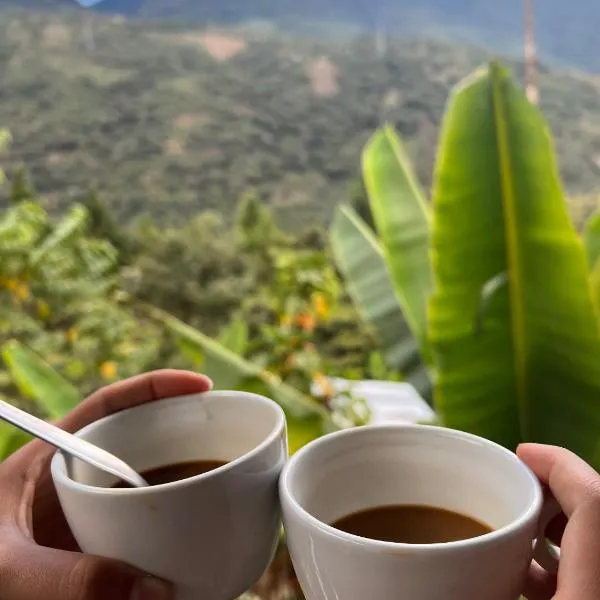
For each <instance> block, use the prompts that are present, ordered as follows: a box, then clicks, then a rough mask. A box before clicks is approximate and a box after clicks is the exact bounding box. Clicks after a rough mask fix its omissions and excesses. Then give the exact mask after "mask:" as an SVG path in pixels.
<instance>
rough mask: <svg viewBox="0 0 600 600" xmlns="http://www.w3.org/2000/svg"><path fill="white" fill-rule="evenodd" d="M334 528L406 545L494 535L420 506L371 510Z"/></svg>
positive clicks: (467, 519) (468, 520) (470, 522)
mask: <svg viewBox="0 0 600 600" xmlns="http://www.w3.org/2000/svg"><path fill="white" fill-rule="evenodd" d="M332 526H333V527H335V528H336V529H340V530H341V531H345V532H346V533H351V534H353V535H358V536H361V537H364V538H370V539H373V540H380V541H384V542H397V543H403V544H438V543H442V542H456V541H458V540H466V539H469V538H474V537H478V536H480V535H484V534H486V533H489V532H490V531H492V529H491V528H490V527H488V526H487V525H484V524H483V523H480V522H479V521H477V520H475V519H473V518H471V517H467V516H465V515H461V514H460V513H456V512H452V511H450V510H445V509H443V508H435V507H433V506H419V505H394V506H378V507H375V508H369V509H367V510H361V511H360V512H357V513H353V514H351V515H348V516H346V517H343V518H341V519H338V520H337V521H335V522H334V523H332Z"/></svg>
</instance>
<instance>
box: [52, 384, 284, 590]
mask: <svg viewBox="0 0 600 600" xmlns="http://www.w3.org/2000/svg"><path fill="white" fill-rule="evenodd" d="M78 435H79V436H81V437H83V438H84V439H86V440H88V441H90V442H92V443H94V444H97V445H98V446H101V447H102V448H105V449H106V450H108V451H110V452H113V453H114V454H115V455H116V456H118V457H119V458H122V459H123V460H125V461H126V462H127V463H129V464H130V465H131V466H132V467H133V468H134V469H137V470H138V471H145V470H148V469H152V468H156V467H160V466H166V465H169V464H175V463H180V462H188V461H195V460H223V461H229V462H228V463H227V464H226V465H224V466H222V467H219V468H217V469H215V470H213V471H210V472H208V473H205V474H202V475H198V476H196V477H193V478H190V479H186V480H183V481H177V482H173V483H167V484H163V485H158V486H153V487H148V488H140V489H111V488H108V487H106V486H110V485H111V484H113V483H115V482H116V481H115V478H114V477H112V476H111V475H107V474H105V473H102V472H100V471H98V470H97V469H95V468H94V467H91V466H88V465H87V464H85V463H83V462H81V461H79V460H76V459H65V457H64V455H63V454H62V453H61V452H57V453H56V454H55V456H54V458H53V460H52V466H51V470H52V477H53V479H54V483H55V485H56V489H57V491H58V496H59V499H60V503H61V505H62V508H63V511H64V513H65V516H66V518H67V521H68V523H69V526H70V527H71V530H72V531H73V534H74V536H75V538H76V540H77V542H78V543H79V546H80V547H81V549H82V550H83V551H84V552H86V553H88V554H94V555H99V556H105V557H109V558H115V559H119V560H122V561H125V562H127V563H129V564H130V565H133V566H135V567H138V568H139V569H142V570H143V571H145V572H147V573H150V574H152V575H155V576H157V577H160V578H163V579H165V580H167V581H170V582H172V583H174V584H175V586H176V594H177V596H176V597H177V600H198V599H202V600H232V599H233V598H235V597H237V596H239V595H240V594H242V593H243V592H245V591H246V590H247V589H248V588H250V587H251V586H252V585H254V584H255V583H256V581H257V580H258V579H259V578H260V576H261V575H262V574H263V572H264V571H265V569H266V568H267V566H268V565H269V563H270V561H271V559H272V557H273V553H274V551H275V548H276V544H277V540H278V534H279V526H280V515H279V504H278V498H277V481H278V479H279V475H280V472H281V469H282V467H283V465H284V464H285V461H286V460H287V437H286V425H285V416H284V413H283V411H282V410H281V408H280V407H279V406H278V405H277V404H276V403H275V402H273V401H271V400H269V399H267V398H263V397H262V396H258V395H255V394H249V393H242V392H208V393H204V394H197V395H191V396H185V397H179V398H171V399H168V400H160V401H157V402H151V403H148V404H144V405H142V406H138V407H135V408H132V409H128V410H125V411H122V412H119V413H116V414H113V415H110V416H108V417H105V418H103V419H101V420H99V421H96V422H94V423H92V424H91V425H88V426H87V427H85V428H84V429H82V430H81V431H80V432H79V433H78Z"/></svg>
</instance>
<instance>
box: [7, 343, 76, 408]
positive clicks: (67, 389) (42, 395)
mask: <svg viewBox="0 0 600 600" xmlns="http://www.w3.org/2000/svg"><path fill="white" fill-rule="evenodd" d="M2 357H3V359H4V362H5V363H6V366H7V368H8V370H9V372H10V374H11V376H12V378H13V380H14V382H15V384H16V385H17V387H18V388H19V391H20V392H21V393H22V394H23V395H24V396H26V397H28V398H31V399H32V400H35V401H36V402H37V403H38V404H39V406H40V407H41V408H42V409H43V410H44V412H45V413H46V414H47V415H48V417H50V418H51V419H58V418H60V417H62V416H64V415H65V414H66V413H67V412H69V411H70V410H71V409H73V408H74V407H75V406H77V404H78V403H79V402H80V401H81V395H80V394H79V391H78V390H77V388H75V387H74V386H73V385H71V384H70V383H69V382H68V381H67V380H66V379H64V378H63V377H62V376H61V375H59V374H58V373H57V372H56V371H55V370H54V369H53V368H52V367H51V366H50V365H49V364H48V363H47V362H45V361H44V360H43V359H41V358H40V357H39V356H38V355H37V354H35V352H33V351H32V350H30V349H29V348H27V347H26V346H23V345H22V344H20V343H19V342H17V341H16V340H11V341H8V342H6V343H5V344H4V345H3V346H2Z"/></svg>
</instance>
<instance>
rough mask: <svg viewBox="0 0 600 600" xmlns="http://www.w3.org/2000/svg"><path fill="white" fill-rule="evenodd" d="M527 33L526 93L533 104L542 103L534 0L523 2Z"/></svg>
mask: <svg viewBox="0 0 600 600" xmlns="http://www.w3.org/2000/svg"><path fill="white" fill-rule="evenodd" d="M523 3H524V25H525V27H524V33H525V93H526V94H527V98H528V99H529V101H530V102H531V103H532V104H538V103H539V101H540V90H539V87H538V81H537V48H536V45H535V29H534V24H533V0H523Z"/></svg>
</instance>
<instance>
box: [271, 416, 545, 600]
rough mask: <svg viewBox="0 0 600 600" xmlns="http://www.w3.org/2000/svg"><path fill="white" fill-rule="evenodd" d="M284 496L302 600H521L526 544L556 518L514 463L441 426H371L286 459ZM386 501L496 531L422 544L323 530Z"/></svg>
mask: <svg viewBox="0 0 600 600" xmlns="http://www.w3.org/2000/svg"><path fill="white" fill-rule="evenodd" d="M279 489H280V499H281V504H282V510H283V521H284V525H285V529H286V534H287V539H288V545H289V549H290V554H291V558H292V562H293V564H294V567H295V570H296V573H297V575H298V578H299V581H300V585H301V587H302V590H303V591H304V594H305V596H306V598H307V600H365V599H368V600H516V599H517V598H519V596H520V594H521V592H522V587H523V583H524V580H525V576H526V573H527V570H528V567H529V565H530V562H531V559H532V556H533V552H534V548H533V546H534V543H533V541H534V539H535V538H536V537H537V535H538V532H539V531H541V530H542V529H540V528H541V527H543V529H544V530H545V525H546V524H547V522H548V520H549V519H550V518H551V516H553V515H556V514H557V511H556V506H555V505H553V504H552V503H549V504H548V505H547V507H548V508H547V514H545V515H544V516H542V506H543V504H544V501H543V496H542V490H541V487H540V485H539V483H538V481H537V479H536V477H535V476H534V475H533V473H532V472H531V471H530V470H529V469H528V468H527V467H526V466H525V465H524V464H523V463H522V462H521V461H520V460H519V459H518V458H517V457H516V455H514V454H513V453H511V452H509V451H508V450H506V449H504V448H502V447H501V446H498V445H497V444H494V443H492V442H489V441H487V440H484V439H481V438H479V437H476V436H473V435H468V434H465V433H461V432H458V431H454V430H450V429H444V428H441V427H429V426H422V427H421V426H420V427H414V426H411V425H408V426H406V425H386V426H370V427H361V428H357V429H350V430H345V431H341V432H337V433H334V434H331V435H329V436H325V437H323V438H320V439H318V440H316V441H314V442H311V443H310V444H308V445H307V446H305V447H304V448H302V449H301V450H300V451H298V452H297V453H296V454H295V455H294V456H293V457H292V458H291V459H290V460H289V462H288V463H287V465H286V466H285V468H284V470H283V473H282V475H281V479H280V487H279ZM393 504H412V505H414V504H417V505H428V506H434V507H440V508H444V509H448V510H452V511H455V512H459V513H462V514H464V515H468V516H471V517H473V518H475V519H477V520H479V521H481V522H483V523H486V524H488V525H489V526H490V527H491V528H492V529H493V531H492V532H491V533H488V534H485V535H483V536H481V537H477V538H472V539H467V540H464V541H456V542H449V543H440V544H422V545H421V544H400V543H391V542H382V541H376V540H371V539H366V538H363V537H358V536H355V535H351V534H348V533H345V532H342V531H339V530H337V529H335V528H333V527H331V525H330V523H332V522H335V521H336V520H338V519H340V518H342V517H345V516H347V515H350V514H352V513H355V512H357V511H361V510H364V509H367V508H373V507H377V506H383V505H393ZM542 521H543V523H542ZM540 541H541V540H540ZM536 548H537V554H536V560H538V562H540V563H542V564H544V565H549V566H550V568H551V569H553V570H555V569H556V566H557V565H556V558H554V557H552V556H551V555H550V554H549V552H548V548H547V546H546V544H543V543H540V544H539V545H538V544H536Z"/></svg>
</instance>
